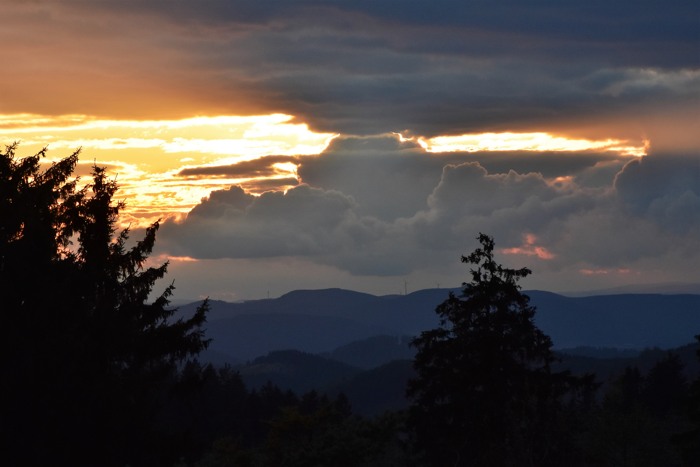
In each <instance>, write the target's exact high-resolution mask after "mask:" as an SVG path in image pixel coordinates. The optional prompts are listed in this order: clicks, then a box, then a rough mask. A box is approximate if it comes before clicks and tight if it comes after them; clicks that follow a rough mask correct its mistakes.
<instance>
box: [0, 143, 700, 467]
mask: <svg viewBox="0 0 700 467" xmlns="http://www.w3.org/2000/svg"><path fill="white" fill-rule="evenodd" d="M16 151H17V145H16V144H14V145H10V146H8V147H6V148H5V151H4V152H1V153H0V287H2V289H0V304H1V307H2V312H1V313H0V316H1V318H2V322H3V330H4V336H3V339H2V340H1V341H2V344H1V345H2V352H1V353H0V377H1V378H2V380H1V381H2V383H0V384H1V386H2V396H3V401H4V402H3V404H2V408H1V409H0V410H1V412H0V437H1V438H2V446H3V450H2V456H3V462H4V463H5V464H6V465H77V466H80V465H85V466H89V465H103V466H125V465H131V466H141V465H143V466H176V465H177V466H200V467H207V466H399V465H402V466H403V465H415V466H561V465H570V466H576V465H580V466H612V465H620V466H644V465H650V466H651V465H669V466H670V465H678V466H682V465H700V378H698V379H697V380H695V381H687V380H686V379H685V377H684V376H683V371H682V370H683V368H682V363H681V362H680V360H679V359H678V357H677V356H675V355H673V354H669V355H667V357H666V358H664V359H663V360H661V361H659V362H658V363H657V364H656V365H655V366H654V367H653V368H652V370H651V371H650V372H648V374H642V373H641V372H640V371H639V370H637V369H635V368H628V369H627V370H626V371H625V372H624V373H623V374H622V375H620V376H619V377H617V378H615V379H614V380H613V381H611V382H610V384H608V385H607V387H606V389H605V391H604V392H603V393H602V394H601V393H600V392H601V391H600V390H599V388H598V382H596V378H595V375H573V374H571V373H570V372H567V371H558V370H554V369H553V366H554V364H555V362H556V356H555V354H554V352H553V351H552V342H551V339H550V338H549V337H548V336H547V335H545V334H544V333H543V332H542V331H541V330H539V329H538V328H537V326H536V325H535V324H534V316H535V313H536V310H535V308H534V307H533V306H531V305H530V304H529V299H528V297H527V296H526V295H525V294H523V293H522V292H521V289H520V286H519V284H518V281H519V280H520V279H522V278H524V277H526V276H527V275H529V274H530V270H528V269H526V268H522V269H509V268H506V267H504V266H502V265H500V264H499V263H498V262H497V261H496V260H495V258H494V249H495V247H494V241H493V239H492V238H491V237H489V236H488V235H484V234H480V235H479V237H478V240H479V243H480V247H479V248H477V249H476V250H475V251H474V252H473V253H471V254H470V255H468V256H464V257H462V261H463V262H464V263H467V264H469V265H471V268H470V276H471V280H470V281H469V282H466V283H464V284H463V289H462V293H461V294H460V295H456V294H452V293H450V295H449V296H448V297H447V299H446V300H445V301H444V302H443V303H442V304H439V305H438V306H437V309H436V313H437V314H438V316H439V317H440V326H439V327H438V328H436V329H432V330H426V331H425V332H423V333H421V335H419V336H417V337H416V338H415V339H414V340H413V342H412V345H413V346H415V348H416V350H417V354H416V357H415V360H414V362H413V364H414V368H415V370H416V376H415V378H413V379H412V380H411V381H410V382H409V384H408V387H407V395H408V396H409V398H410V400H411V405H410V407H409V409H408V410H405V411H396V412H387V413H385V414H383V415H381V416H378V417H374V418H363V417H360V416H358V415H356V414H353V412H352V407H351V406H350V404H349V402H348V400H347V398H345V397H344V396H343V395H342V394H341V395H340V396H337V397H335V398H329V397H328V396H326V395H324V394H319V393H317V392H315V391H311V392H309V393H306V394H295V393H292V392H291V391H285V390H283V389H281V388H278V387H275V386H273V385H271V384H268V385H266V386H264V387H262V388H260V389H257V390H250V389H248V388H246V387H245V385H244V384H243V382H242V379H241V377H240V375H239V374H238V373H236V372H235V371H233V370H232V369H231V368H229V367H224V368H214V367H212V366H211V365H202V364H200V363H199V362H198V361H197V355H198V354H199V352H201V351H202V350H203V349H205V348H206V346H207V344H208V341H207V339H206V336H205V333H204V328H203V326H204V324H205V322H206V313H207V310H208V303H207V302H206V301H205V302H204V303H203V304H202V306H201V307H199V308H198V309H197V310H196V311H195V312H194V313H193V315H192V316H188V317H182V318H175V316H174V312H175V310H174V308H172V307H171V306H170V305H169V297H170V296H171V295H172V293H173V290H174V285H173V284H170V285H169V286H166V287H165V289H164V290H163V291H161V292H160V294H159V295H157V296H156V298H155V299H153V298H151V297H152V292H153V289H154V286H155V284H156V281H158V280H159V279H161V278H163V277H165V275H166V272H167V266H168V265H167V263H164V264H161V265H159V266H147V259H148V257H149V255H150V254H151V252H152V251H153V247H154V244H155V238H156V233H157V230H158V223H157V222H156V223H154V224H153V225H151V226H150V227H149V228H148V229H146V232H145V235H144V237H143V238H142V239H140V240H136V241H133V240H131V239H130V232H129V229H128V228H127V229H121V230H120V229H118V219H119V213H120V211H121V210H122V209H123V208H124V204H123V203H122V202H115V201H114V195H115V193H116V190H117V188H118V187H117V184H116V182H115V181H114V180H111V179H109V178H108V177H107V175H106V173H105V170H104V169H103V168H100V167H97V166H94V167H93V170H92V174H91V177H90V181H89V182H88V183H87V184H85V185H84V186H82V187H81V186H80V185H79V183H80V181H79V180H78V179H77V178H76V177H75V176H74V171H75V167H76V164H77V162H78V156H79V151H77V152H75V153H74V154H72V155H71V156H69V157H67V158H64V159H62V160H60V161H58V162H54V163H51V164H46V163H45V162H44V161H43V159H44V158H45V156H46V150H43V151H41V152H39V153H38V154H35V155H33V156H29V157H24V158H20V157H17V156H16ZM698 339H699V340H700V337H698ZM699 358H700V355H699Z"/></svg>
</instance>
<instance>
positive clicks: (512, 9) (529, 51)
mask: <svg viewBox="0 0 700 467" xmlns="http://www.w3.org/2000/svg"><path fill="white" fill-rule="evenodd" d="M81 5H82V6H81V7H82V8H87V9H94V10H101V11H103V14H105V15H108V14H113V15H121V16H124V17H130V16H131V17H142V16H146V15H150V16H152V17H153V18H154V21H156V22H157V24H158V25H159V27H160V28H162V29H163V31H166V32H165V34H166V35H167V34H169V35H170V36H171V39H172V40H171V41H169V43H170V44H171V46H170V47H171V48H176V49H177V51H178V53H182V54H183V56H186V58H184V57H183V60H185V63H187V65H188V66H189V67H191V69H193V70H197V72H198V74H197V79H196V80H197V84H198V85H199V89H198V92H199V96H200V98H201V99H205V100H208V101H209V102H211V105H214V103H216V105H217V106H218V107H221V106H222V105H224V106H225V105H226V102H230V103H231V104H230V105H231V109H232V110H233V109H235V108H236V107H237V106H238V107H239V108H240V106H241V105H242V104H245V106H244V107H245V108H246V109H247V111H248V112H250V111H263V112H264V111H284V112H286V113H289V114H291V115H295V116H297V117H298V118H299V119H301V120H302V121H306V122H310V123H311V125H312V126H313V127H314V128H317V129H321V130H324V131H332V132H340V133H345V134H378V133H383V132H387V131H401V130H404V129H410V130H413V131H415V132H416V133H419V134H424V135H437V134H452V133H465V132H471V131H477V130H478V131H485V130H503V129H508V130H517V129H528V128H529V129H532V128H543V127H548V126H551V125H552V124H555V123H556V124H557V125H560V126H564V127H567V126H568V127H569V128H571V127H573V126H575V123H577V122H579V121H581V120H582V119H596V118H600V117H601V116H609V117H613V116H619V115H620V114H621V113H622V114H624V115H626V116H634V115H639V114H644V113H646V114H649V113H653V109H654V108H656V107H658V106H666V107H668V106H686V107H688V106H690V105H692V104H693V103H695V104H697V100H698V97H697V94H698V93H697V91H698V89H699V88H700V83H699V80H700V78H699V77H698V73H697V72H693V71H692V70H697V68H698V66H699V65H700V58H699V57H698V53H697V44H698V41H699V40H700V32H698V31H700V28H698V27H697V4H696V2H693V1H683V0H674V1H670V2H658V1H652V0H643V1H632V0H624V1H614V2H613V1H606V2H602V1H595V2H580V1H573V0H559V1H553V0H552V1H515V0H510V1H506V2H492V1H463V0H459V1H457V0H442V1H435V2H407V1H403V0H401V1H399V0H379V1H377V0H373V1H369V0H367V1H354V2H347V1H320V0H302V1H269V2H265V1H262V2H261V1H244V0H233V1H232V0H209V1H207V2H195V1H160V0H152V1H140V2H83V3H82V4H81ZM145 40H147V41H151V40H152V39H151V38H150V37H145ZM161 40H162V39H161ZM169 53H172V52H171V51H169ZM193 79H194V78H193ZM203 84H206V85H205V86H202V85H203ZM222 103H223V104H222ZM634 137H639V132H637V134H635V135H634Z"/></svg>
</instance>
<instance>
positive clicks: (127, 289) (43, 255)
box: [0, 145, 207, 465]
mask: <svg viewBox="0 0 700 467" xmlns="http://www.w3.org/2000/svg"><path fill="white" fill-rule="evenodd" d="M15 151H16V145H12V146H9V147H7V148H6V150H5V152H4V153H0V284H1V287H2V292H1V293H0V300H1V301H2V314H1V317H2V320H3V330H4V332H5V336H6V338H4V339H3V340H2V355H1V356H0V362H1V363H0V365H1V369H0V371H1V377H2V381H3V383H2V386H3V392H4V394H3V395H4V396H5V397H4V399H5V400H6V401H12V403H10V404H7V403H4V404H3V409H2V433H0V436H2V438H3V441H4V442H5V443H6V449H5V450H4V453H5V455H6V456H7V457H9V458H10V459H11V462H10V464H12V465H23V464H27V465H30V464H41V465H59V464H63V465H69V464H70V465H111V464H115V465H124V463H126V462H129V463H131V464H139V463H142V464H149V465H157V463H158V461H159V459H158V449H159V448H162V446H160V447H159V446H158V444H159V443H161V442H162V440H160V439H158V436H157V434H156V433H154V432H153V431H152V421H153V419H154V417H155V414H156V412H157V410H158V400H159V399H160V397H161V396H162V395H163V393H164V391H166V386H167V384H168V382H172V380H173V379H172V375H173V373H174V372H175V371H176V370H177V365H178V364H179V362H181V361H183V360H185V359H186V358H188V357H189V356H193V355H196V354H197V353H198V352H200V351H201V350H202V349H203V348H205V347H206V344H207V341H206V340H205V339H204V335H203V330H202V329H201V326H202V325H203V323H204V321H205V314H206V310H207V304H206V302H205V304H204V305H203V306H202V307H200V308H199V309H198V310H197V311H196V313H195V314H194V315H193V316H192V317H190V318H188V319H177V320H176V319H173V316H172V315H173V312H174V310H173V309H171V308H169V307H168V304H169V301H168V297H169V296H170V295H171V294H172V291H173V286H172V285H170V286H169V287H167V288H166V289H165V291H164V292H163V293H162V294H161V295H160V296H159V297H158V298H156V299H155V301H153V302H152V303H147V300H148V297H149V295H150V293H151V291H152V289H153V286H154V284H155V282H156V281H157V280H158V279H161V278H162V277H163V276H164V275H165V273H166V270H167V263H166V264H163V265H161V266H158V267H146V260H147V258H148V255H149V254H150V253H151V251H152V249H153V245H154V242H155V235H156V231H157V229H158V223H155V224H153V225H152V226H151V227H150V228H148V229H147V230H146V234H145V237H144V238H143V239H142V240H141V241H138V242H136V243H135V245H134V246H132V247H131V248H127V246H126V242H127V240H128V238H129V230H128V229H125V230H122V231H121V232H119V233H117V226H116V223H117V219H118V215H119V211H120V210H121V209H122V208H123V204H122V203H114V202H113V196H114V194H115V192H116V190H117V185H116V183H115V182H114V181H112V180H109V179H107V177H106V175H105V172H104V170H103V169H101V168H99V167H94V169H93V174H92V183H90V184H88V185H87V186H85V187H84V188H82V189H77V186H76V180H75V178H74V177H73V171H74V169H75V165H76V163H77V161H78V154H79V152H77V151H76V152H75V153H74V154H72V155H71V156H70V157H68V158H65V159H63V160H61V161H59V162H56V163H53V164H51V165H50V166H49V167H48V168H45V167H44V166H43V165H42V158H43V157H44V156H45V153H46V151H45V150H43V151H41V152H40V153H38V154H37V155H35V156H32V157H26V158H22V159H19V158H17V157H15ZM71 241H77V245H76V246H73V245H72V244H71Z"/></svg>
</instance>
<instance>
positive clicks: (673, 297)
mask: <svg viewBox="0 0 700 467" xmlns="http://www.w3.org/2000/svg"><path fill="white" fill-rule="evenodd" d="M450 290H453V291H457V292H458V293H459V289H425V290H420V291H416V292H413V293H410V294H407V295H389V296H374V295H371V294H367V293H361V292H355V291H350V290H343V289H323V290H297V291H293V292H290V293H288V294H285V295H283V296H281V297H279V298H275V299H263V300H251V301H246V302H242V303H229V302H223V301H212V302H211V312H210V313H209V316H208V323H207V325H206V328H207V336H208V337H210V338H212V339H213V341H212V343H211V347H210V349H209V351H207V353H206V354H205V358H211V359H212V360H214V361H231V362H236V361H241V360H249V359H252V358H255V357H258V356H260V355H264V354H266V353H267V352H270V351H274V350H283V349H297V350H301V351H305V352H311V353H320V352H328V351H331V350H333V349H335V348H337V347H340V346H342V345H345V344H348V343H350V342H353V341H357V340H361V339H367V338H369V337H373V336H379V335H393V336H397V337H398V336H415V335H418V334H419V333H420V332H421V331H423V330H426V329H430V328H432V327H434V326H436V324H437V316H436V315H435V313H434V310H435V307H436V306H437V305H438V304H439V303H441V302H442V301H443V300H444V299H445V298H446V297H447V295H448V293H449V291H450ZM525 293H526V294H527V295H529V296H530V299H531V303H532V304H533V305H534V306H536V307H537V314H536V315H535V321H536V323H537V325H538V327H540V328H541V329H542V330H543V331H544V332H545V333H546V334H548V335H549V336H551V337H552V340H553V341H554V346H555V347H556V348H573V347H579V346H588V347H611V348H624V349H643V348H648V347H660V348H673V347H678V346H681V345H684V344H687V343H689V342H691V341H692V340H693V336H694V335H695V334H698V333H699V332H700V294H617V295H596V296H588V297H567V296H564V295H559V294H555V293H552V292H545V291H538V290H530V291H526V292H525ZM194 306H196V303H193V304H189V305H186V306H183V307H182V308H181V312H184V313H185V314H187V313H189V312H190V310H191V309H192V308H193V307H194Z"/></svg>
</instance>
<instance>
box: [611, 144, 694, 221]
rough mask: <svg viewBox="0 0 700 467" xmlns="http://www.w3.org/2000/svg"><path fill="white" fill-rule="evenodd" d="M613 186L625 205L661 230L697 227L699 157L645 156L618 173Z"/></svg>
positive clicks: (628, 164)
mask: <svg viewBox="0 0 700 467" xmlns="http://www.w3.org/2000/svg"><path fill="white" fill-rule="evenodd" d="M615 189H616V191H617V194H618V196H619V198H620V200H621V201H622V203H623V205H624V207H625V208H627V209H629V210H630V211H631V212H633V213H634V214H636V215H638V216H642V217H646V218H649V219H652V220H653V221H654V222H655V223H656V224H658V225H659V226H661V228H662V229H664V230H670V231H675V232H681V233H684V232H690V231H693V230H695V231H698V230H699V229H700V157H698V156H675V155H674V156H654V155H652V156H647V157H643V158H641V159H639V160H633V161H630V162H629V163H627V164H626V165H625V167H624V168H623V169H622V170H621V171H620V173H618V174H617V176H616V178H615Z"/></svg>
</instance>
